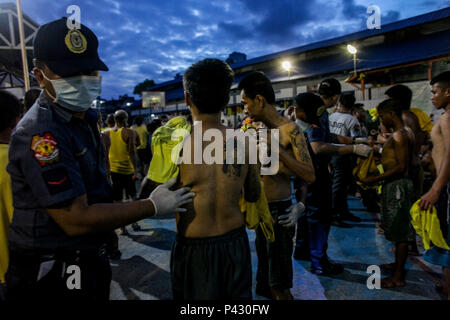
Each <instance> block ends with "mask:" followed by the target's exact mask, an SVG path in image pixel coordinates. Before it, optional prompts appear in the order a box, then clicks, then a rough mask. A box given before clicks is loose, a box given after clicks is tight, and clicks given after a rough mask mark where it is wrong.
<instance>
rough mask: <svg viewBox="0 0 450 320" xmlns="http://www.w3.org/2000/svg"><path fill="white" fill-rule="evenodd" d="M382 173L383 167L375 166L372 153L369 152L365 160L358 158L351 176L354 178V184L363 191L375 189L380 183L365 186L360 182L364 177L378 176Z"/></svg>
mask: <svg viewBox="0 0 450 320" xmlns="http://www.w3.org/2000/svg"><path fill="white" fill-rule="evenodd" d="M382 173H383V166H382V165H377V164H376V162H375V159H374V153H373V151H371V152H370V154H369V156H368V157H367V158H362V157H358V159H357V160H356V166H355V168H354V169H353V175H354V176H355V178H356V183H357V184H358V185H359V186H360V187H361V188H362V189H364V190H368V189H377V188H378V187H379V186H380V185H381V183H379V184H375V185H370V186H367V185H365V184H363V183H362V182H361V180H364V179H365V178H366V177H369V176H378V175H380V174H382Z"/></svg>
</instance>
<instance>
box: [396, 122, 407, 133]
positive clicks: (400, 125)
mask: <svg viewBox="0 0 450 320" xmlns="http://www.w3.org/2000/svg"><path fill="white" fill-rule="evenodd" d="M404 127H405V125H404V123H403V121H401V120H394V126H393V129H394V132H395V131H400V130H402V129H403V128H404Z"/></svg>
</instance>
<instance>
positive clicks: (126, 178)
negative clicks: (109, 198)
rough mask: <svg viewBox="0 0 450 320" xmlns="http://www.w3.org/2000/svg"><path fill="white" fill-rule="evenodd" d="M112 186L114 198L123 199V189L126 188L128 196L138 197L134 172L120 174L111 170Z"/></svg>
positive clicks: (115, 199) (116, 199)
mask: <svg viewBox="0 0 450 320" xmlns="http://www.w3.org/2000/svg"><path fill="white" fill-rule="evenodd" d="M111 180H112V188H113V200H114V201H122V200H123V190H125V193H126V197H127V198H130V197H131V198H135V197H136V184H135V182H134V180H133V175H132V174H120V173H116V172H111Z"/></svg>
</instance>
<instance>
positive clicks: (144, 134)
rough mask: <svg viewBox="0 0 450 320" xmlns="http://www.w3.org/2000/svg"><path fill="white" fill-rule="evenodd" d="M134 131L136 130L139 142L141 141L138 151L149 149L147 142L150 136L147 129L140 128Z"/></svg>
mask: <svg viewBox="0 0 450 320" xmlns="http://www.w3.org/2000/svg"><path fill="white" fill-rule="evenodd" d="M134 130H136V132H137V134H138V136H139V140H140V141H141V144H140V145H139V146H138V147H137V148H136V149H137V150H142V149H145V148H147V141H148V136H149V134H148V131H147V128H146V127H145V126H139V127H137V128H136V129H134Z"/></svg>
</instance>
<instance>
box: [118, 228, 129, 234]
mask: <svg viewBox="0 0 450 320" xmlns="http://www.w3.org/2000/svg"><path fill="white" fill-rule="evenodd" d="M119 235H122V236H127V235H129V233H128V231H127V229H126V228H125V227H123V228H120V230H119Z"/></svg>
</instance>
